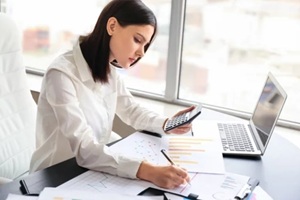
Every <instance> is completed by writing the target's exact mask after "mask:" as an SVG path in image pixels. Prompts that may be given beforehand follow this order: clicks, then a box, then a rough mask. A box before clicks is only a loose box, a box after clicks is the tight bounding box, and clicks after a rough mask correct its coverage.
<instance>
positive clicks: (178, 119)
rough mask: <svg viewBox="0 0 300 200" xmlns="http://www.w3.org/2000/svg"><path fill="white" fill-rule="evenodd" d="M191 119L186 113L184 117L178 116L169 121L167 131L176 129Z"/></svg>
mask: <svg viewBox="0 0 300 200" xmlns="http://www.w3.org/2000/svg"><path fill="white" fill-rule="evenodd" d="M188 119H189V113H184V114H182V115H179V116H176V117H174V118H173V119H170V120H168V121H167V124H166V130H168V129H170V128H173V127H176V126H178V125H180V124H182V123H184V122H186V121H188Z"/></svg>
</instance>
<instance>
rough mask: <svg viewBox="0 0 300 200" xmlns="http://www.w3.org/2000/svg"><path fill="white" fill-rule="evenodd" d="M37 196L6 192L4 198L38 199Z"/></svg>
mask: <svg viewBox="0 0 300 200" xmlns="http://www.w3.org/2000/svg"><path fill="white" fill-rule="evenodd" d="M38 198H39V197H34V196H24V195H18V194H8V196H7V198H6V200H38Z"/></svg>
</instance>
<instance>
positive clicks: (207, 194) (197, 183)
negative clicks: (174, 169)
mask: <svg viewBox="0 0 300 200" xmlns="http://www.w3.org/2000/svg"><path fill="white" fill-rule="evenodd" d="M190 177H191V185H189V184H186V185H182V186H180V187H178V188H175V189H171V190H168V189H163V190H164V191H169V192H171V193H175V194H180V195H183V196H188V195H189V194H190V193H193V194H197V195H198V198H199V199H205V200H224V199H233V198H234V197H235V196H236V194H237V193H238V192H239V191H240V189H241V188H243V186H244V185H245V184H246V183H247V182H248V180H249V177H247V176H243V175H239V174H232V173H226V174H225V175H224V174H223V175H220V174H205V173H190ZM153 187H154V188H157V189H161V188H159V187H157V186H153Z"/></svg>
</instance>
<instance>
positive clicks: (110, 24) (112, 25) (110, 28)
mask: <svg viewBox="0 0 300 200" xmlns="http://www.w3.org/2000/svg"><path fill="white" fill-rule="evenodd" d="M117 23H118V20H117V19H116V18H115V17H110V18H109V19H108V20H107V24H106V30H107V33H108V35H110V36H112V34H113V33H114V31H115V29H116V25H117Z"/></svg>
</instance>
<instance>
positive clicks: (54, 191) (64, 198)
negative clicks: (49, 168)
mask: <svg viewBox="0 0 300 200" xmlns="http://www.w3.org/2000/svg"><path fill="white" fill-rule="evenodd" d="M75 199H76V200H99V199H113V200H163V199H164V198H163V196H137V195H124V194H118V193H104V192H101V193H99V192H91V191H86V190H80V189H79V190H78V189H76V190H71V189H59V188H45V189H44V190H43V191H42V192H41V194H40V196H39V199H38V200H75Z"/></svg>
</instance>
